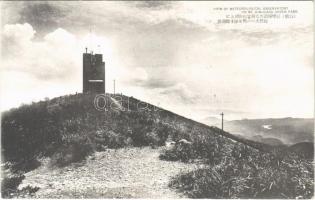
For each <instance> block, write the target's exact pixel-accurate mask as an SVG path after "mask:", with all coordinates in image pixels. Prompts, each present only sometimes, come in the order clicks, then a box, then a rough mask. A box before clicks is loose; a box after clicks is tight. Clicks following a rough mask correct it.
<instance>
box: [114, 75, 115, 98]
mask: <svg viewBox="0 0 315 200" xmlns="http://www.w3.org/2000/svg"><path fill="white" fill-rule="evenodd" d="M114 96H115V79H114Z"/></svg>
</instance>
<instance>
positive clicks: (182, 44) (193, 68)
mask: <svg viewBox="0 0 315 200" xmlns="http://www.w3.org/2000/svg"><path fill="white" fill-rule="evenodd" d="M266 5H269V6H276V7H279V6H280V7H288V8H289V9H296V10H297V14H296V18H294V19H278V20H270V21H269V22H268V23H267V24H266V23H249V24H242V25H240V24H236V25H235V24H234V25H233V24H232V25H231V24H218V23H217V21H218V19H221V18H222V17H224V16H225V15H226V14H230V13H228V12H224V11H218V10H216V9H215V8H220V7H221V8H223V7H228V8H230V7H244V6H247V7H248V6H258V7H262V6H266ZM312 8H313V4H312V2H311V1H302V2H218V1H214V2H201V1H199V2H187V1H185V2H177V1H176V2H167V1H163V2H152V1H151V2H129V1H125V2H114V1H108V2H106V1H103V2H102V1H98V2H79V1H70V2H57V3H54V2H40V1H36V2H1V67H0V76H1V110H7V109H9V108H11V107H17V106H19V105H20V104H21V103H30V102H32V101H38V100H41V99H44V98H45V97H56V96H60V95H65V94H69V93H75V92H81V91H82V53H83V51H84V48H85V47H86V46H87V47H89V49H93V50H94V52H100V53H103V54H104V58H105V62H106V72H107V74H106V75H107V77H106V78H107V80H106V85H107V88H106V89H107V91H109V92H112V90H113V87H112V82H113V79H116V86H117V87H116V91H118V92H122V93H124V94H126V95H129V96H134V97H136V98H139V99H141V100H143V101H148V102H150V103H152V104H156V105H160V106H161V107H163V108H166V109H170V110H172V111H174V112H177V113H179V114H182V115H185V116H186V117H190V118H193V119H202V118H204V117H207V116H217V117H219V113H220V112H222V111H223V112H225V114H226V116H227V118H229V119H240V118H267V117H313V111H314V107H313V104H314V98H313V97H314V96H313V91H314V88H313V44H314V40H313V28H312V23H313V21H312V17H313V16H312ZM98 45H99V47H97V46H98Z"/></svg>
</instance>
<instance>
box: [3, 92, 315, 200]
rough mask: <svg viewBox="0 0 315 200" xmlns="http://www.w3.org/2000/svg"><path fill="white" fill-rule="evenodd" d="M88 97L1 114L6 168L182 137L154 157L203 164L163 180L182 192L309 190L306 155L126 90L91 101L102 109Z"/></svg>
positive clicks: (292, 193) (290, 193) (306, 193)
mask: <svg viewBox="0 0 315 200" xmlns="http://www.w3.org/2000/svg"><path fill="white" fill-rule="evenodd" d="M94 100H95V95H94V94H76V95H68V96H63V97H58V98H54V99H51V100H47V101H41V102H38V103H33V104H31V105H23V106H21V107H19V108H17V109H12V110H10V111H7V112H4V113H2V121H1V125H2V140H1V144H2V155H3V162H6V164H7V163H9V164H7V166H10V169H11V170H12V171H13V172H15V173H24V172H26V171H29V170H32V169H34V168H36V167H38V166H39V165H40V163H39V162H38V161H37V160H38V158H41V157H50V158H51V163H50V164H51V165H52V166H57V167H63V166H66V165H68V164H70V163H72V162H78V161H81V160H83V159H84V158H85V157H86V156H87V155H89V154H91V153H92V152H95V151H103V150H105V149H108V148H122V147H126V146H135V147H141V146H152V147H155V146H161V145H164V144H165V141H167V140H173V141H179V140H182V139H185V140H187V141H189V142H190V143H189V144H183V145H176V146H175V147H174V148H171V149H169V150H166V151H164V152H163V153H162V154H161V155H160V158H161V159H164V160H180V161H183V162H200V161H201V162H202V163H204V164H205V165H206V166H208V167H207V168H204V169H199V170H197V171H195V172H190V173H188V174H181V175H179V176H177V177H176V178H175V179H174V180H173V181H172V182H171V183H170V186H171V187H174V188H176V189H178V190H179V191H181V192H184V193H187V194H188V195H189V196H190V197H197V198H228V197H235V198H241V197H247V198H254V197H257V198H259V197H273V198H295V197H299V196H301V197H303V198H309V197H311V196H312V195H313V173H314V172H313V171H314V170H313V167H312V164H311V161H310V160H307V159H304V158H302V157H299V156H297V155H296V154H294V153H286V151H285V150H284V149H281V148H272V147H271V146H269V145H265V144H261V143H259V142H253V141H251V140H247V139H243V138H239V137H237V136H234V135H232V134H230V133H228V132H224V131H222V130H220V129H219V128H216V127H209V126H206V125H204V124H201V123H198V122H195V121H192V120H190V119H187V118H185V117H182V116H179V115H176V114H175V113H172V112H170V111H167V110H163V109H162V108H158V107H155V106H154V105H151V104H148V103H145V102H141V101H140V100H137V99H135V98H133V97H127V96H123V95H119V96H115V98H113V97H110V96H109V95H107V96H106V98H103V100H105V101H100V102H99V105H100V106H102V103H103V104H104V103H105V102H106V105H105V107H106V109H107V111H106V112H105V111H100V110H97V109H96V108H95V106H94ZM3 189H6V188H3ZM3 189H2V191H3ZM11 189H12V188H11ZM266 195H267V196H266ZM268 195H269V196H268Z"/></svg>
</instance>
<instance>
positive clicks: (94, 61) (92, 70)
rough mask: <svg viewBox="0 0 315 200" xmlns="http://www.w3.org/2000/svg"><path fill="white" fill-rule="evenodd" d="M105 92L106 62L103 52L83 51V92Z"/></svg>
mask: <svg viewBox="0 0 315 200" xmlns="http://www.w3.org/2000/svg"><path fill="white" fill-rule="evenodd" d="M88 92H91V93H98V94H104V93H105V62H103V55H102V54H93V52H91V53H87V50H86V52H85V53H83V93H88Z"/></svg>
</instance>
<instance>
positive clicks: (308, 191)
mask: <svg viewBox="0 0 315 200" xmlns="http://www.w3.org/2000/svg"><path fill="white" fill-rule="evenodd" d="M170 186H171V187H174V188H176V189H178V190H180V191H182V192H184V193H186V194H187V195H188V196H189V197H192V198H311V197H312V196H313V194H314V169H313V166H312V164H311V163H310V162H309V161H307V160H304V159H301V158H299V157H298V156H296V155H294V154H291V155H287V156H282V155H281V156H276V155H274V154H272V153H262V152H257V151H256V152H255V151H253V150H251V149H249V148H248V147H246V146H244V145H240V144H235V146H234V148H233V153H232V154H231V155H230V156H226V157H223V158H222V159H221V162H220V163H219V164H215V165H209V167H208V168H204V169H198V170H196V171H193V172H190V173H187V174H181V175H179V176H177V177H175V178H174V179H173V180H172V182H171V183H170Z"/></svg>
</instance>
